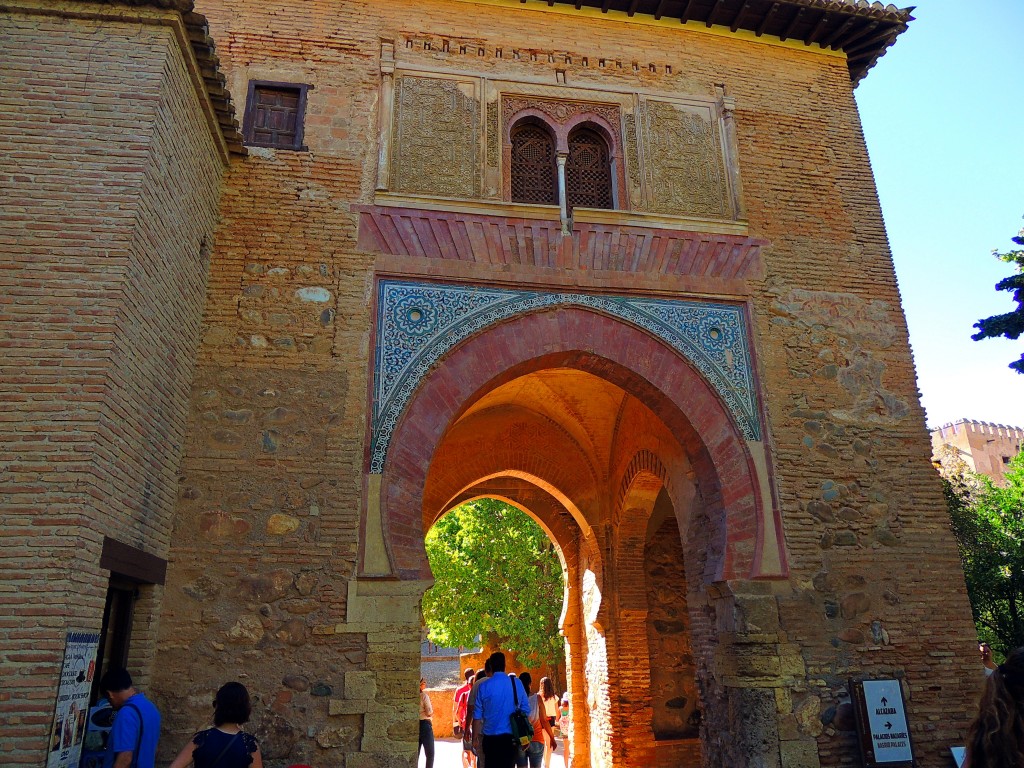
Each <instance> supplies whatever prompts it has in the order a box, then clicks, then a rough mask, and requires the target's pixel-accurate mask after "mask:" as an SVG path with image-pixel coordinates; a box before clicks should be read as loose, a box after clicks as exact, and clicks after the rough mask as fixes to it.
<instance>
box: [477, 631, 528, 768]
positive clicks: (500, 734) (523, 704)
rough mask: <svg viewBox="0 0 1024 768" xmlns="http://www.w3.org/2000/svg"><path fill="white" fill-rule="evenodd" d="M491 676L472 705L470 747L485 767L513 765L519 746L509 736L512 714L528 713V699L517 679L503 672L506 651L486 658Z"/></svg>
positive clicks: (480, 688) (482, 685)
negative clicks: (480, 757)
mask: <svg viewBox="0 0 1024 768" xmlns="http://www.w3.org/2000/svg"><path fill="white" fill-rule="evenodd" d="M488 663H489V664H490V665H491V672H492V674H491V676H490V677H488V678H487V679H486V680H483V681H482V682H481V683H480V687H479V689H478V690H477V693H476V702H475V703H474V706H473V746H475V747H476V750H477V753H478V754H479V753H480V752H481V750H482V751H483V755H484V765H485V766H486V768H515V764H516V755H517V754H518V752H519V745H518V744H517V743H516V741H515V739H514V738H513V737H512V721H511V717H512V713H513V712H514V711H515V710H516V709H518V710H519V711H520V712H522V713H523V714H524V715H526V716H527V717H529V716H530V702H529V701H528V697H527V695H526V689H525V688H523V684H522V683H521V682H520V681H519V678H517V677H515V676H514V675H513V676H510V675H506V674H505V654H504V653H502V652H501V651H498V652H496V653H492V654H491V657H490V658H489V659H488Z"/></svg>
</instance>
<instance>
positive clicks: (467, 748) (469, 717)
mask: <svg viewBox="0 0 1024 768" xmlns="http://www.w3.org/2000/svg"><path fill="white" fill-rule="evenodd" d="M490 676H491V660H490V659H487V661H485V662H484V668H483V669H481V670H480V671H479V672H477V673H476V677H475V678H474V679H473V687H472V688H470V689H469V699H468V700H467V701H466V732H465V733H464V734H463V736H462V757H463V760H465V759H466V754H467V753H468V754H469V757H470V761H471V766H473V767H474V768H484V755H483V752H482V751H481V750H479V749H477V748H476V747H475V746H474V745H473V742H474V733H473V711H474V709H475V708H476V695H477V693H478V692H479V690H480V683H482V682H483V681H484V680H486V679H487V678H488V677H490Z"/></svg>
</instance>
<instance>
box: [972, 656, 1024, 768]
mask: <svg viewBox="0 0 1024 768" xmlns="http://www.w3.org/2000/svg"><path fill="white" fill-rule="evenodd" d="M964 768H1024V648H1017V649H1016V650H1014V651H1012V652H1011V653H1010V655H1009V656H1008V657H1007V658H1006V661H1004V662H1003V663H1002V664H1000V665H999V666H997V667H996V668H995V670H993V672H992V674H991V675H989V676H988V678H987V679H986V680H985V690H984V692H983V693H982V695H981V702H980V703H979V704H978V714H977V716H975V718H974V720H973V722H972V723H971V726H970V728H968V729H967V759H966V760H965V761H964Z"/></svg>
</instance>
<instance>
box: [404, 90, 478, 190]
mask: <svg viewBox="0 0 1024 768" xmlns="http://www.w3.org/2000/svg"><path fill="white" fill-rule="evenodd" d="M480 128H481V126H480V101H479V99H478V97H477V94H476V84H475V83H474V82H471V81H465V82H462V81H457V80H450V79H442V78H433V77H414V76H411V75H403V76H402V77H400V78H398V79H397V82H396V84H395V111H394V123H393V128H392V135H393V142H394V149H393V152H392V164H391V178H392V189H394V190H395V191H398V192H411V193H419V194H428V195H441V196H444V197H463V198H466V197H468V198H473V197H478V196H479V194H480V153H479V136H480Z"/></svg>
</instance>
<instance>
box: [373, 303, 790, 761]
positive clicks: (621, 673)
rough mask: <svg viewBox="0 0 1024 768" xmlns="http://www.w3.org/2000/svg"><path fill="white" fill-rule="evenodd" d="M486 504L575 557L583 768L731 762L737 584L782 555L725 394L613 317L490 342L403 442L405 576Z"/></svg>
mask: <svg viewBox="0 0 1024 768" xmlns="http://www.w3.org/2000/svg"><path fill="white" fill-rule="evenodd" d="M484 495H486V496H496V497H499V498H503V499H506V500H508V501H509V502H511V503H513V504H515V505H516V506H519V507H520V508H522V509H528V510H529V511H530V513H531V514H532V515H533V516H534V517H535V518H536V519H537V520H538V521H539V522H540V523H541V524H542V526H543V527H544V528H545V530H546V531H547V532H549V535H550V536H551V538H552V540H553V541H555V542H556V544H557V545H558V547H559V549H560V551H561V552H562V555H563V558H564V561H565V564H566V572H567V589H566V602H565V609H564V611H563V615H562V617H561V625H560V626H561V631H562V633H563V635H564V637H565V640H566V647H567V667H568V678H569V685H570V691H571V693H572V694H573V695H572V715H573V721H574V723H575V724H576V727H575V728H574V732H573V735H572V739H571V741H572V743H571V750H572V754H573V757H574V761H575V762H574V764H576V765H590V766H593V767H594V768H598V767H599V766H600V767H604V766H620V765H621V766H631V765H637V766H640V765H666V766H667V765H699V764H700V763H701V760H702V754H703V753H705V752H709V751H710V752H709V755H711V756H713V755H715V754H719V753H721V752H720V747H719V746H718V745H715V744H713V743H710V742H711V741H713V738H712V737H711V736H710V734H711V732H712V730H711V728H709V727H704V729H703V731H701V723H711V724H712V725H714V724H716V723H718V724H720V723H722V722H724V721H725V719H727V718H729V717H730V716H733V715H734V714H735V710H736V709H737V708H736V706H734V704H735V702H732V703H731V702H730V696H731V693H730V692H729V691H728V690H727V687H728V686H727V685H726V684H725V683H726V682H727V681H726V680H724V678H723V676H722V675H720V674H718V673H717V672H716V670H715V664H716V662H715V653H716V649H718V647H719V645H720V643H719V638H718V625H719V623H720V622H718V621H717V620H716V612H721V611H720V609H721V606H719V605H716V601H720V600H721V598H722V596H723V595H725V594H727V593H728V589H727V588H726V589H724V590H723V588H722V586H721V585H722V584H725V583H728V582H729V581H730V580H732V581H736V580H741V581H745V580H747V579H749V578H750V577H751V576H756V575H758V570H759V568H761V567H762V565H763V563H764V562H765V560H766V558H765V549H766V546H767V547H768V548H771V549H773V552H772V553H771V555H770V557H769V558H767V559H768V560H769V561H771V562H775V563H779V562H782V561H783V558H782V554H781V548H779V547H778V540H777V535H776V534H775V529H774V528H772V526H771V525H766V522H765V520H766V517H768V516H769V515H770V510H767V509H765V508H764V499H765V497H764V495H763V493H762V492H761V488H760V484H759V479H758V472H757V468H756V466H755V461H754V459H753V457H752V454H751V450H750V447H749V444H748V443H746V442H745V441H744V440H743V438H742V436H741V434H740V431H739V430H738V429H737V428H736V426H735V424H734V423H733V420H732V418H731V416H730V415H729V412H728V410H727V409H726V407H725V406H724V405H723V404H722V402H721V401H720V400H719V398H718V397H717V395H716V394H715V393H714V391H713V390H712V388H711V387H709V386H708V384H707V383H706V382H704V381H703V379H702V378H701V377H700V376H699V375H698V374H697V373H696V372H695V371H694V369H693V368H692V367H691V366H689V365H688V364H687V362H686V361H685V360H683V359H682V358H681V357H680V356H679V355H678V354H677V353H676V352H674V351H673V350H671V349H670V348H667V347H666V346H665V345H664V344H663V343H661V342H659V341H658V340H656V339H654V338H652V337H651V336H649V335H647V334H645V333H643V332H642V331H640V330H638V329H636V328H633V327H632V326H629V325H627V324H625V323H623V322H621V321H618V320H615V319H612V318H609V317H607V316H604V315H601V314H599V313H595V312H588V311H585V310H582V309H577V308H571V307H560V308H558V309H554V310H546V311H543V312H537V313H534V314H528V315H523V316H519V317H516V318H513V319H512V320H510V321H506V322H505V323H503V324H500V325H498V326H496V327H494V328H491V329H489V330H485V331H484V332H482V333H480V334H478V335H477V336H474V337H471V338H470V339H468V340H467V341H466V342H464V343H463V344H461V345H459V346H457V347H456V348H455V349H453V350H452V351H451V352H449V353H448V354H447V355H446V356H445V357H444V359H443V360H442V361H441V363H440V364H439V365H437V366H436V367H435V368H434V369H433V370H432V371H431V372H430V373H429V374H428V375H427V376H426V377H425V378H424V380H423V382H422V383H421V384H420V386H419V388H418V389H417V391H416V392H415V394H414V396H413V398H412V399H411V401H410V403H409V405H408V407H407V408H406V410H405V413H404V415H403V416H402V418H401V419H400V421H399V423H398V425H397V427H396V429H395V432H394V434H393V435H392V443H391V448H390V451H389V455H388V458H387V462H386V464H385V467H384V473H383V477H382V478H381V485H380V535H381V537H382V539H383V542H384V552H385V554H386V557H387V561H388V562H387V565H388V567H390V568H391V569H392V572H393V573H394V574H395V575H398V576H399V577H401V578H406V579H419V580H422V581H423V583H429V582H428V580H429V567H428V565H427V563H426V561H425V556H424V553H423V544H422V537H423V534H424V532H425V531H427V530H429V528H430V526H431V525H432V524H433V523H434V522H435V521H436V520H437V519H438V518H439V517H440V516H441V515H443V514H444V513H446V512H447V511H449V510H450V509H452V508H453V507H455V506H457V505H458V504H460V503H462V502H464V501H466V500H468V499H472V498H476V497H479V496H484ZM769 536H770V537H771V538H769ZM712 587H713V589H711V588H712ZM730 713H733V714H730ZM701 733H702V734H703V735H702V736H701V735H700V734H701ZM721 754H724V753H721Z"/></svg>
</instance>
